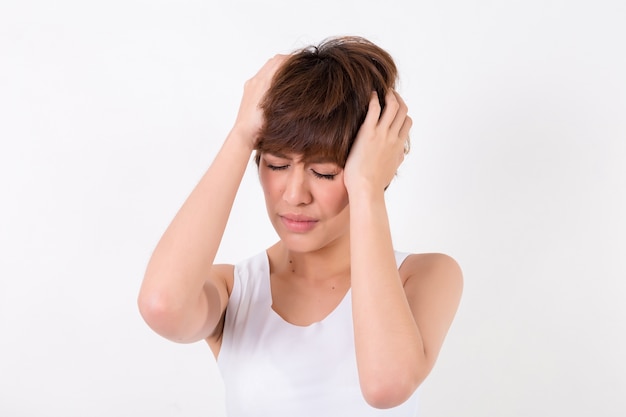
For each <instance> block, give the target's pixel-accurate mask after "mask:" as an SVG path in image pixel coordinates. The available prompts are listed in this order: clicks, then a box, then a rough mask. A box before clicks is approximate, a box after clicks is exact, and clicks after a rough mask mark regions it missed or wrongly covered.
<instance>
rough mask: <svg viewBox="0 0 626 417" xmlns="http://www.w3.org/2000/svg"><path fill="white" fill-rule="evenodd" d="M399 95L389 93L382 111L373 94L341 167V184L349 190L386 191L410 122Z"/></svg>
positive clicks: (404, 148) (405, 143) (403, 149)
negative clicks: (344, 162) (342, 179)
mask: <svg viewBox="0 0 626 417" xmlns="http://www.w3.org/2000/svg"><path fill="white" fill-rule="evenodd" d="M407 113H408V108H407V106H406V104H405V103H404V100H402V98H401V97H400V95H399V94H398V93H397V92H395V91H393V90H390V91H389V92H388V93H387V95H386V96H385V109H384V111H383V112H382V114H381V107H380V103H379V101H378V95H377V93H376V92H373V93H372V96H371V99H370V103H369V107H368V110H367V115H366V116H365V120H364V121H363V124H362V125H361V128H360V129H359V132H358V133H357V136H356V139H355V142H354V145H353V146H352V149H351V150H350V155H348V160H347V161H346V166H345V167H344V176H343V178H344V184H345V186H346V188H347V190H348V194H350V192H351V191H352V190H359V189H361V190H363V189H369V190H372V191H378V190H380V191H381V192H382V191H383V190H384V189H385V188H387V186H388V185H389V183H390V182H391V180H392V179H393V176H394V175H395V174H396V171H397V170H398V167H399V166H400V164H401V163H402V161H403V160H404V155H405V153H406V151H407V149H408V148H407V147H408V140H409V130H410V129H411V125H412V124H413V121H412V120H411V118H410V117H409V116H408V114H407Z"/></svg>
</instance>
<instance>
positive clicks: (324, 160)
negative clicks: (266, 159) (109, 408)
mask: <svg viewBox="0 0 626 417" xmlns="http://www.w3.org/2000/svg"><path fill="white" fill-rule="evenodd" d="M264 153H265V154H267V155H270V156H273V157H275V158H279V159H287V160H289V161H293V160H295V159H294V158H293V154H292V156H289V155H287V154H284V153H282V152H279V151H278V152H274V151H273V152H269V151H266V152H264ZM302 162H304V163H307V164H334V165H337V166H339V163H338V162H336V161H335V160H333V159H331V158H329V157H328V156H322V155H314V156H310V157H305V158H302Z"/></svg>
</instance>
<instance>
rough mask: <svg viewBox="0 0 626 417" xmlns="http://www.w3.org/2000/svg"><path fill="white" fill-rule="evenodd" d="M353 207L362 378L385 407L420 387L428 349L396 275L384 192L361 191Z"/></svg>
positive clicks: (354, 289) (354, 280) (357, 338)
mask: <svg viewBox="0 0 626 417" xmlns="http://www.w3.org/2000/svg"><path fill="white" fill-rule="evenodd" d="M350 207H351V210H350V230H351V236H350V242H351V243H350V245H351V255H350V256H351V275H352V277H351V279H352V304H353V319H354V332H355V345H356V355H357V365H358V369H359V377H360V381H361V387H362V389H363V391H364V394H365V395H366V397H367V396H368V395H370V396H371V397H372V398H374V399H373V400H372V401H374V402H376V403H378V404H379V405H381V406H385V403H386V402H387V401H389V402H390V403H398V402H401V401H403V398H402V397H403V396H406V395H407V394H408V395H410V393H411V392H412V391H413V390H414V389H415V387H416V386H417V384H418V383H419V381H420V375H421V369H422V367H423V366H424V360H423V359H424V356H423V352H424V346H423V343H422V338H421V335H420V333H419V329H418V327H417V325H416V323H415V320H414V318H413V315H412V312H411V309H410V307H409V303H408V301H407V298H406V294H405V292H404V288H403V285H402V282H401V279H400V276H399V273H398V267H397V265H396V261H395V256H394V251H393V246H392V241H391V233H390V229H389V222H388V218H387V211H386V206H385V202H384V195H383V191H382V190H380V191H378V190H377V191H375V192H371V191H368V190H367V189H366V188H365V187H363V189H362V191H359V192H358V193H354V192H353V193H351V194H350ZM367 391H370V393H369V394H368V392H367ZM389 394H391V397H393V396H394V395H395V396H398V397H399V398H391V397H390V395H389ZM404 399H406V398H404Z"/></svg>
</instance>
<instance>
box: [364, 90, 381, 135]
mask: <svg viewBox="0 0 626 417" xmlns="http://www.w3.org/2000/svg"><path fill="white" fill-rule="evenodd" d="M379 118H380V101H379V100H378V93H377V92H376V91H372V94H371V96H370V103H369V105H368V108H367V114H366V115H365V120H364V121H363V124H364V125H367V126H372V127H373V126H376V123H378V119H379Z"/></svg>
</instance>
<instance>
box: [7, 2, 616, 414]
mask: <svg viewBox="0 0 626 417" xmlns="http://www.w3.org/2000/svg"><path fill="white" fill-rule="evenodd" d="M624 4H625V3H624V2H622V1H618V0H615V1H613V2H610V1H556V0H543V1H538V0H531V1H528V0H527V1H500V2H497V1H489V0H476V1H464V0H443V1H442V0H438V1H434V0H433V1H420V2H409V1H386V2H383V1H370V0H367V1H365V0H359V1H338V0H333V1H329V0H318V1H315V2H306V3H301V2H297V1H293V0H291V1H287V0H281V1H276V0H274V1H269V2H262V1H258V2H257V1H252V0H248V1H230V2H229V1H220V2H217V1H214V2H211V1H154V0H153V1H147V0H146V1H139V0H124V1H120V0H113V1H107V2H105V1H101V2H95V1H79V0H76V1H71V0H59V1H28V0H22V1H10V0H9V1H7V0H2V3H1V5H0V141H1V142H0V199H1V204H0V415H1V416H7V417H14V416H15V417H17V416H97V417H99V416H103V417H104V416H107V417H108V416H148V415H150V416H154V417H160V416H209V415H210V416H223V410H224V408H223V404H222V397H223V387H222V385H221V382H220V379H219V374H218V373H217V369H216V366H215V362H214V360H213V358H212V356H211V354H210V352H209V349H208V348H207V347H206V346H205V345H204V344H203V343H198V344H192V345H177V344H174V343H172V342H169V341H167V340H164V339H162V338H160V337H159V336H157V335H156V334H154V333H153V332H152V331H151V330H150V329H149V328H148V327H147V326H146V325H145V324H144V323H143V321H142V320H141V318H140V316H139V313H138V311H137V307H136V296H137V291H138V288H139V285H140V282H141V279H142V275H143V272H144V269H145V266H146V263H147V260H148V257H149V256H150V253H151V251H152V249H153V248H154V245H155V244H156V242H157V240H158V238H159V237H160V235H161V233H162V232H163V231H164V229H165V227H166V226H167V224H168V223H169V221H170V220H171V218H172V217H173V216H174V214H175V212H176V210H177V209H178V208H179V206H180V205H181V204H182V202H183V200H184V198H185V197H186V195H187V194H188V193H189V192H190V191H191V189H192V187H193V186H194V185H195V183H196V181H197V180H198V179H199V178H200V176H201V175H202V173H203V172H204V170H205V169H206V168H207V166H208V164H209V163H210V161H211V159H212V157H213V156H214V155H215V153H216V151H217V149H218V147H219V146H220V144H221V141H222V139H223V138H224V136H225V135H226V133H227V132H228V130H229V128H230V126H231V124H232V122H233V121H234V117H235V114H236V110H237V107H238V102H239V98H240V94H241V91H242V86H243V82H244V81H245V80H246V79H247V78H249V77H250V76H252V75H253V74H254V73H255V72H256V70H257V69H258V68H259V67H260V66H261V65H262V64H263V63H264V62H265V61H266V59H267V58H269V57H270V56H272V55H274V54H275V53H286V52H290V51H292V50H293V49H295V48H299V47H302V46H305V45H307V44H310V43H317V42H319V41H320V40H322V39H323V38H324V37H326V36H330V35H341V34H355V35H362V36H365V37H367V38H369V39H370V40H372V41H374V42H376V43H378V44H379V45H380V46H382V47H384V48H386V49H387V50H388V51H389V52H390V53H391V54H392V55H393V56H394V57H395V58H396V60H397V64H398V66H399V69H400V76H401V82H400V85H399V91H400V92H401V94H402V95H403V97H404V98H405V100H406V102H407V103H408V104H409V107H410V112H411V115H412V116H413V119H414V121H415V123H414V128H413V131H412V138H413V149H412V152H411V154H410V155H409V157H408V158H407V159H406V162H405V164H404V165H403V166H402V167H401V169H400V172H399V175H398V177H397V179H396V181H395V182H394V183H393V184H392V186H391V187H390V189H389V190H388V193H387V194H388V204H389V211H390V213H391V216H392V219H391V223H392V228H393V234H394V239H395V243H396V246H397V248H398V249H401V250H408V251H414V252H426V251H439V252H445V253H448V254H450V255H452V256H453V257H455V258H456V259H457V260H458V262H459V263H460V264H461V266H462V268H463V270H464V275H465V292H464V296H463V300H462V303H461V306H460V309H459V312H458V315H457V318H456V320H455V322H454V324H453V326H452V328H451V330H450V333H449V337H448V339H447V341H446V344H445V346H444V348H443V350H442V352H441V355H440V358H439V361H438V363H437V365H436V367H435V369H434V370H433V372H432V374H431V376H430V377H429V379H428V380H427V381H426V382H425V383H424V385H423V387H422V415H423V416H428V417H445V416H450V417H452V416H455V417H457V416H472V417H473V416H476V417H479V416H480V417H483V416H514V417H521V416H529V417H530V416H533V417H535V416H590V415H594V416H623V415H624V414H626V395H624V393H626V376H625V375H626V359H625V354H624V352H626V337H625V334H626V319H625V317H626V303H625V302H624V298H625V296H626V284H625V279H626V237H625V236H626V221H625V217H624V213H626V191H625V190H626V167H625V166H624V165H625V163H626V76H625V75H624V74H626V52H625V51H626V46H625V42H624V39H626V29H625V28H626V23H625V22H626V6H624ZM255 175H256V174H255V172H254V169H253V167H252V165H251V166H250V170H249V171H248V173H247V174H246V177H245V178H244V183H243V185H242V189H241V192H240V194H239V196H238V199H237V201H236V204H235V207H234V209H233V215H232V217H231V222H230V224H229V226H228V229H227V232H226V235H225V237H224V241H223V245H222V248H221V250H220V253H219V254H218V261H220V262H235V261H238V260H240V259H242V258H244V257H246V256H249V255H251V254H254V253H256V252H257V251H259V250H262V249H264V248H265V247H266V246H268V245H269V244H271V243H272V242H273V241H274V240H275V235H274V232H273V230H272V229H271V226H270V225H269V222H268V221H267V220H266V213H265V209H264V204H263V201H262V194H261V192H260V189H259V186H258V183H257V179H256V177H255Z"/></svg>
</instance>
